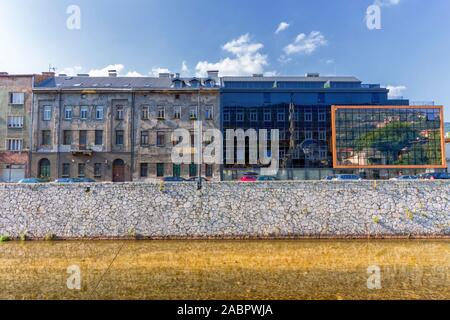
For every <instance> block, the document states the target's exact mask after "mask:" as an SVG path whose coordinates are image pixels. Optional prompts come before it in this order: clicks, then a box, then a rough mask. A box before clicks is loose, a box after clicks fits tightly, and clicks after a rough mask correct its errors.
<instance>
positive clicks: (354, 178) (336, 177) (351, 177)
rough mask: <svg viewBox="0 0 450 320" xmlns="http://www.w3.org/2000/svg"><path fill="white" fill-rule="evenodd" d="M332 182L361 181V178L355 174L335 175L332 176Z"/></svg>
mask: <svg viewBox="0 0 450 320" xmlns="http://www.w3.org/2000/svg"><path fill="white" fill-rule="evenodd" d="M331 180H333V181H361V180H362V178H361V177H360V176H358V175H356V174H336V175H334V176H333V179H331Z"/></svg>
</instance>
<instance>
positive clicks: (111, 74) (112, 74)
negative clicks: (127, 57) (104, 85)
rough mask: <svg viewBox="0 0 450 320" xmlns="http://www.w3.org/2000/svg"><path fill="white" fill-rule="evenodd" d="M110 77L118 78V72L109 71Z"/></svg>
mask: <svg viewBox="0 0 450 320" xmlns="http://www.w3.org/2000/svg"><path fill="white" fill-rule="evenodd" d="M108 76H109V77H112V78H116V77H117V70H108Z"/></svg>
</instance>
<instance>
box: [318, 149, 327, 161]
mask: <svg viewBox="0 0 450 320" xmlns="http://www.w3.org/2000/svg"><path fill="white" fill-rule="evenodd" d="M327 158H328V150H326V149H320V150H319V159H320V160H326V159H327Z"/></svg>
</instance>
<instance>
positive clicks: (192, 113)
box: [189, 107, 197, 120]
mask: <svg viewBox="0 0 450 320" xmlns="http://www.w3.org/2000/svg"><path fill="white" fill-rule="evenodd" d="M189 118H190V119H191V120H197V108H196V107H192V108H191V111H190V112H189Z"/></svg>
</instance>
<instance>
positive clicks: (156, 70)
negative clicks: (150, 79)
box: [150, 67, 171, 77]
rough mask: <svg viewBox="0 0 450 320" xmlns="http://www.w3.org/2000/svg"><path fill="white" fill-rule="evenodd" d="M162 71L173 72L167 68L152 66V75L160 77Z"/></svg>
mask: <svg viewBox="0 0 450 320" xmlns="http://www.w3.org/2000/svg"><path fill="white" fill-rule="evenodd" d="M160 73H171V72H170V70H169V69H167V68H161V67H154V68H152V71H151V72H150V75H152V76H154V77H158V76H159V74H160Z"/></svg>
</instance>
